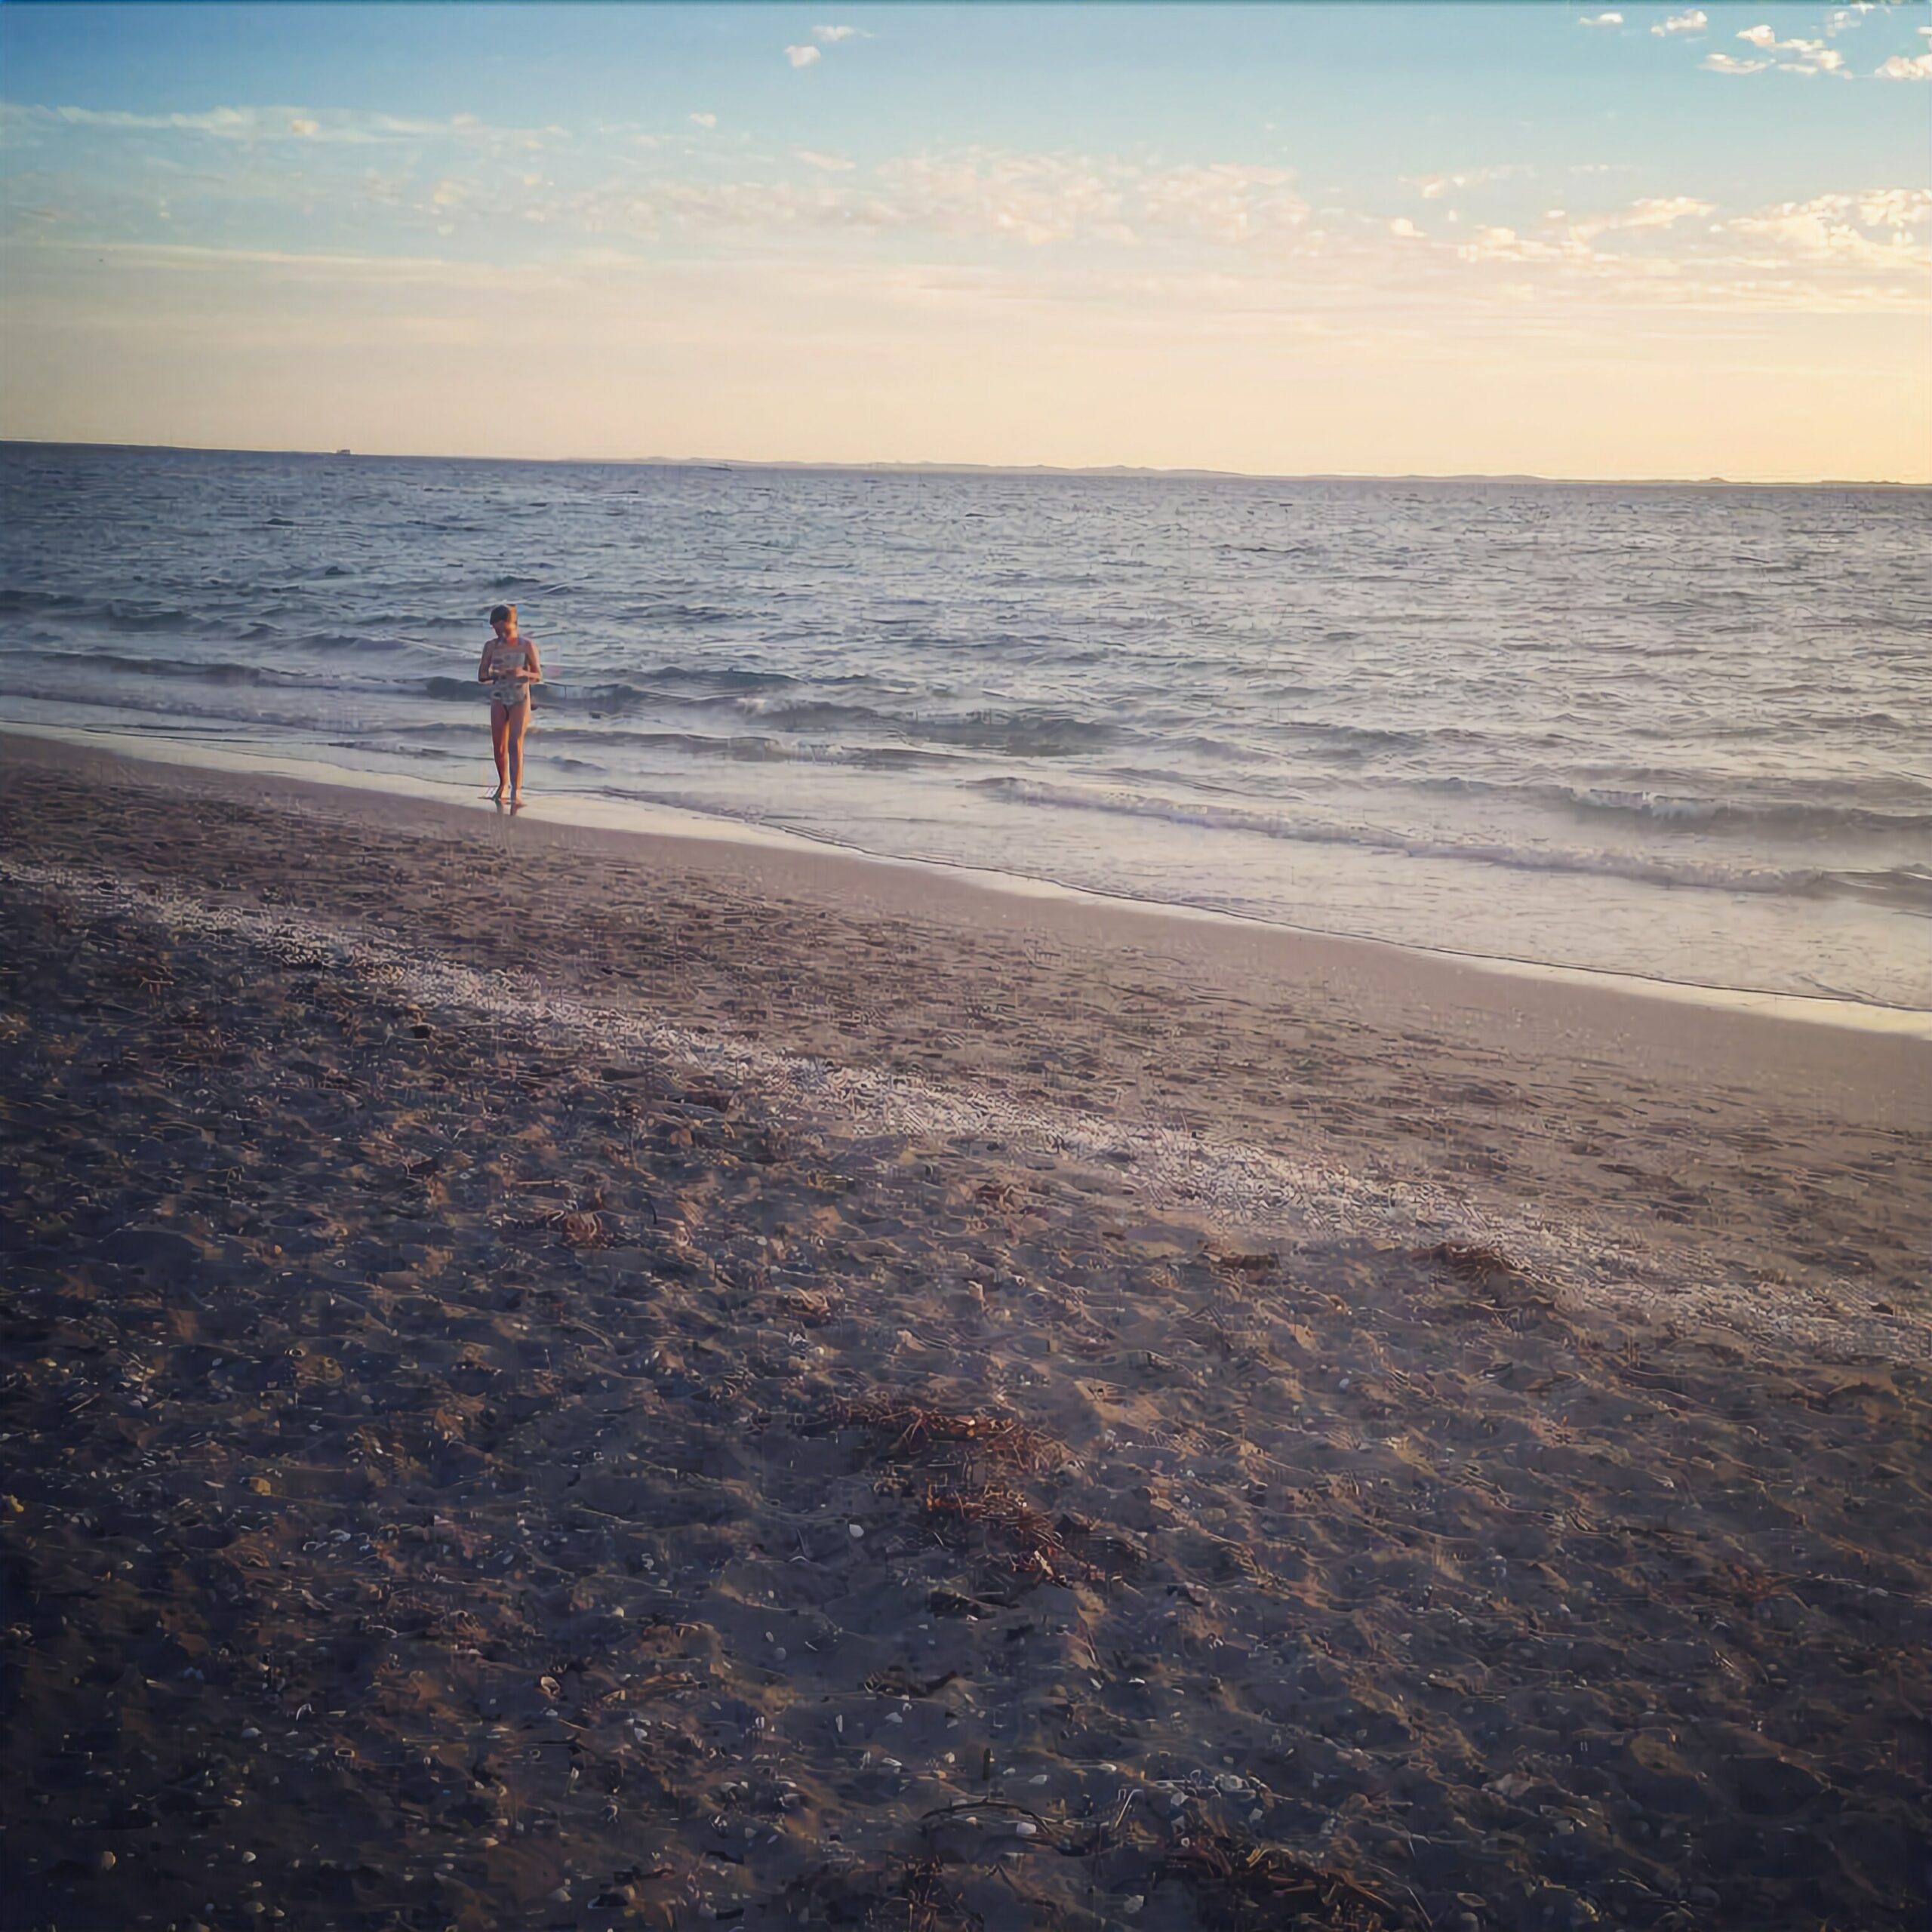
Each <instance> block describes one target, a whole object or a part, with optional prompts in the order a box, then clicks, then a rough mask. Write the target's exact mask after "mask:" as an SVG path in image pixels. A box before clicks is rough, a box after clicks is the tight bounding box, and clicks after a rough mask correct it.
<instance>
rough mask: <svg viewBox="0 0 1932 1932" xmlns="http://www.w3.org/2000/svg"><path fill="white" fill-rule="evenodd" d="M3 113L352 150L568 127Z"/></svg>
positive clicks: (254, 112)
mask: <svg viewBox="0 0 1932 1932" xmlns="http://www.w3.org/2000/svg"><path fill="white" fill-rule="evenodd" d="M4 112H5V118H6V120H7V122H8V125H10V126H11V127H12V128H15V129H17V130H32V129H36V128H37V129H39V130H41V131H55V130H57V129H60V128H82V129H87V130H91V131H98V132H100V133H104V134H189V135H194V136H198V137H202V138H203V139H206V140H217V141H234V142H238V143H255V142H282V141H309V142H321V143H337V144H340V145H342V146H350V147H369V146H394V145H398V144H401V143H411V142H422V141H431V140H457V141H466V142H471V143H503V142H513V143H519V144H521V145H523V146H534V145H537V144H540V143H542V142H543V141H546V140H556V139H559V138H561V137H563V136H564V133H565V131H564V130H563V129H562V128H500V127H494V126H491V125H488V124H486V123H485V122H483V121H481V120H480V119H479V118H478V117H477V116H476V115H474V114H453V115H451V116H450V117H449V118H448V119H447V120H441V121H438V120H423V119H414V118H408V117H405V116H404V115H395V114H374V113H368V112H361V111H359V110H348V109H330V108H318V107H210V108H205V109H200V110H198V111H197V112H193V113H168V114H135V113H130V112H125V111H124V110H122V109H113V108H91V107H72V106H65V107H49V106H35V105H26V104H23V103H18V102H9V103H6V104H5V109H4Z"/></svg>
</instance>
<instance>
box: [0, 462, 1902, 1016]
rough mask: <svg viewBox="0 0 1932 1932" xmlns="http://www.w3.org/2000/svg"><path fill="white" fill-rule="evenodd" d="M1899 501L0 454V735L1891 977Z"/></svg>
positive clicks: (1648, 959)
mask: <svg viewBox="0 0 1932 1932" xmlns="http://www.w3.org/2000/svg"><path fill="white" fill-rule="evenodd" d="M1929 527H1932V495H1928V494H1927V493H1924V492H1915V491H1872V490H1859V489H1816V490H1814V489H1804V490H1748V489H1738V488H1730V489H1723V488H1676V487H1672V488H1633V487H1626V486H1613V485H1602V486H1588V487H1584V486H1574V485H1572V486H1565V485H1543V484H1534V483H1513V482H1472V483H1448V482H1444V483H1420V482H1404V481H1364V482H1281V481H1261V480H1247V479H1235V478H1226V479H1211V480H1201V481H1194V480H1189V479H1183V478H1158V477H1118V478H1103V477H1074V476H1052V475H994V474H987V475H933V474H912V473H903V472H902V473H890V472H881V473H877V474H869V473H860V472H814V471H756V470H732V469H709V468H703V467H696V466H694V467H688V468H663V467H643V466H624V465H612V464H561V463H560V464H536V463H475V462H449V461H440V460H391V459H363V458H356V457H334V458H331V457H280V456H265V455H232V454H213V453H192V452H184V451H117V450H106V449H80V448H52V447H46V446H30V445H0V620H4V622H0V720H11V721H17V722H20V723H26V724H42V725H57V726H62V727H66V728H99V729H103V730H107V731H130V730H134V731H144V732H148V733H152V734H166V735H168V736H170V737H177V738H189V739H192V740H203V741H213V742H220V743H223V744H225V745H226V746H229V748H230V749H234V748H235V747H236V746H242V747H243V748H248V747H254V746H259V747H261V748H263V749H266V750H272V752H275V753H276V754H277V755H281V756H291V755H293V756H297V757H308V758H315V759H317V760H318V761H325V762H328V763H331V764H346V765H352V766H355V767H358V768H364V769H365V770H374V771H393V772H403V771H407V772H409V773H411V774H414V775H415V776H417V777H431V778H438V779H442V780H448V782H450V783H460V784H463V785H466V786H475V787H485V786H487V785H488V784H489V783H494V776H493V774H492V773H491V768H490V763H489V750H488V732H487V728H486V725H487V704H486V702H485V697H484V695H483V694H482V692H481V690H480V688H478V686H477V685H476V684H475V666H476V658H477V654H478V651H479V649H480V648H481V645H482V644H483V642H484V641H485V639H486V638H487V636H488V624H487V623H486V621H485V611H487V610H488V607H489V605H491V604H492V603H493V602H494V601H497V600H498V599H500V598H502V599H507V600H510V601H515V602H516V603H517V604H518V606H519V607H520V611H521V617H522V621H523V625H524V628H525V630H526V631H527V632H529V633H530V634H531V635H532V636H534V638H536V639H537V641H538V643H539V645H540V648H541V650H542V652H543V659H544V663H545V668H546V672H547V674H548V681H547V682H546V685H545V686H544V688H543V691H542V692H541V693H540V713H539V716H538V719H537V725H536V728H535V730H534V731H533V734H532V737H531V746H530V753H531V773H530V783H531V788H532V790H533V792H534V791H536V790H537V789H541V790H542V791H543V792H545V793H546V795H549V796H550V797H552V798H555V795H557V794H558V792H583V793H594V794H601V795H605V796H608V797H616V798H638V799H648V800H653V801H663V802H667V803H672V804H681V805H684V806H687V807H690V808H696V809H697V810H700V811H705V812H707V813H712V814H718V815H720V816H723V817H732V818H737V819H746V820H758V821H761V822H764V823H770V824H774V825H779V826H786V827H788V828H790V829H794V830H796V831H799V832H805V833H808V834H810V835H814V836H816V837H820V838H827V839H832V840H835V841H840V842H841V843H844V844H851V845H856V846H858V847H860V848H865V849H866V850H869V851H878V852H884V853H891V854H898V855H902V856H906V857H928V858H933V859H938V860H946V861H950V862H955V863H964V864H968V865H973V866H989V867H995V868H998V869H1003V870H1007V871H1011V872H1021V873H1025V874H1028V875H1035V876H1038V877H1042V878H1053V879H1056V880H1059V881H1063V882H1065V883H1068V884H1075V885H1081V886H1088V887H1092V888H1098V889H1100V890H1103V891H1110V892H1118V893H1125V894H1132V895H1134V896H1136V897H1143V898H1149V899H1155V900H1170V901H1174V902H1177V903H1188V904H1192V905H1199V906H1213V907H1217V908H1220V909H1226V910H1229V911H1234V912H1242V913H1247V914H1251V915H1257V916H1259V917H1261V918H1267V919H1272V920H1278V921H1287V922H1291V923H1294V924H1299V925H1304V926H1310V927H1314V928H1319V929H1321V930H1324V931H1334V932H1346V933H1355V934H1369V935H1373V936H1374V937H1380V938H1384V939H1389V940H1398V941H1401V942H1403V943H1410V944H1418V945H1423V946H1435V947H1443V948H1448V949H1454V950H1457V951H1460V952H1472V953H1477V954H1484V955H1494V956H1498V957H1509V958H1523V959H1532V960H1539V961H1549V962H1552V963H1557V964H1569V965H1578V966H1586V967H1597V968H1612V969H1615V970H1617V971H1625V972H1635V973H1640V974H1650V975H1654V976H1657V977H1663V978H1668V979H1674V980H1691V981H1698V982H1702V983H1707V984H1712V985H1719V986H1749V987H1757V988H1763V989H1770V990H1773V991H1780V992H1804V993H1827V994H1832V995H1838V996H1841V997H1847V998H1855V999H1860V1000H1865V1001H1881V1002H1887V1003H1891V1004H1903V1005H1909V1006H1917V1007H1932V653H1929V652H1928V648H1927V638H1928V635H1932V574H1927V572H1926V571H1925V570H1924V562H1923V560H1924V555H1926V553H1927V537H1928V534H1929Z"/></svg>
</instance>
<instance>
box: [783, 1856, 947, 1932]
mask: <svg viewBox="0 0 1932 1932" xmlns="http://www.w3.org/2000/svg"><path fill="white" fill-rule="evenodd" d="M942 1870H943V1867H942V1866H941V1864H940V1860H937V1858H932V1857H926V1858H915V1859H912V1860H908V1861H907V1863H906V1864H904V1865H903V1866H901V1867H900V1869H898V1871H897V1872H891V1870H890V1869H889V1868H885V1867H874V1868H865V1867H861V1868H860V1869H857V1870H846V1871H841V1870H838V1869H834V1868H832V1867H829V1866H826V1867H821V1868H820V1869H819V1870H817V1871H816V1872H808V1873H806V1874H804V1875H801V1877H799V1878H795V1879H794V1880H793V1881H792V1883H791V1884H789V1886H787V1887H786V1892H785V1904H786V1909H787V1910H788V1911H789V1912H793V1913H795V1914H796V1913H802V1912H811V1913H812V1914H814V1915H817V1914H823V1918H824V1921H825V1922H826V1924H830V1925H849V1926H857V1927H861V1928H863V1932H980V1926H981V1925H982V1924H983V1922H984V1921H983V1920H982V1919H981V1918H980V1915H979V1914H978V1913H977V1912H974V1911H973V1910H972V1909H971V1908H970V1907H968V1906H965V1905H963V1904H962V1903H961V1902H960V1901H959V1900H958V1898H957V1897H955V1895H954V1894H953V1892H952V1889H951V1888H950V1887H949V1886H948V1885H947V1884H946V1881H945V1880H944V1879H943V1878H942V1877H941V1876H940V1873H941V1871H942Z"/></svg>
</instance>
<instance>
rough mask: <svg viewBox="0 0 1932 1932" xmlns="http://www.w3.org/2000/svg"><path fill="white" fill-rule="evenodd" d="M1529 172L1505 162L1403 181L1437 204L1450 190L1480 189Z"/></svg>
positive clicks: (1406, 178)
mask: <svg viewBox="0 0 1932 1932" xmlns="http://www.w3.org/2000/svg"><path fill="white" fill-rule="evenodd" d="M1529 172H1530V170H1529V169H1528V168H1526V167H1524V165H1522V163H1521V162H1513V161H1512V162H1506V163H1504V164H1503V166H1501V167H1500V168H1464V169H1463V170H1462V171H1460V173H1458V174H1405V175H1404V176H1403V177H1402V179H1403V180H1404V182H1405V183H1407V185H1408V186H1410V187H1411V188H1413V189H1415V190H1416V191H1417V193H1419V194H1420V195H1421V196H1422V198H1423V200H1424V201H1426V202H1439V201H1440V200H1441V198H1442V197H1443V196H1444V195H1446V194H1447V193H1448V192H1449V191H1450V189H1452V188H1475V187H1480V186H1481V184H1482V183H1484V182H1485V181H1502V180H1506V179H1507V178H1508V177H1509V176H1511V175H1512V174H1528V173H1529Z"/></svg>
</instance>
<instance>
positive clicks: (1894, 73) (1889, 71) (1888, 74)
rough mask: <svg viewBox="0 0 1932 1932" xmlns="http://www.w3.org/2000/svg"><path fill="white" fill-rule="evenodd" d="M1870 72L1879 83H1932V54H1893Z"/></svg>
mask: <svg viewBox="0 0 1932 1932" xmlns="http://www.w3.org/2000/svg"><path fill="white" fill-rule="evenodd" d="M1872 72H1873V73H1874V74H1875V75H1876V76H1877V77H1878V79H1880V80H1881V81H1932V54H1911V55H1908V54H1894V55H1893V56H1892V57H1891V58H1890V60H1887V62H1886V63H1885V64H1884V66H1882V67H1875V68H1873V69H1872Z"/></svg>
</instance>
